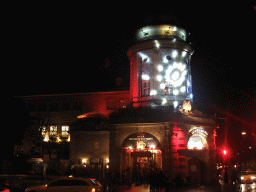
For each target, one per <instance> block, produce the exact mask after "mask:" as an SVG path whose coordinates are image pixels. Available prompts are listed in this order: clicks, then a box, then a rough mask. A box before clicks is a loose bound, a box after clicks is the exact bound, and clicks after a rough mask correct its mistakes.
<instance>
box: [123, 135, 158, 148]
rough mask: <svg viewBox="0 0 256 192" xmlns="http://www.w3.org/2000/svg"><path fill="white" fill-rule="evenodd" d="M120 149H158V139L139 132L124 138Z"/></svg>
mask: <svg viewBox="0 0 256 192" xmlns="http://www.w3.org/2000/svg"><path fill="white" fill-rule="evenodd" d="M122 147H125V148H130V149H131V148H138V149H144V148H149V149H152V148H156V147H160V143H159V141H158V139H157V138H156V137H155V136H153V135H151V134H149V133H145V132H140V133H134V134H131V135H129V136H128V137H126V138H125V140H124V141H123V144H122Z"/></svg>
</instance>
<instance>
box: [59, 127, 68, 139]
mask: <svg viewBox="0 0 256 192" xmlns="http://www.w3.org/2000/svg"><path fill="white" fill-rule="evenodd" d="M68 132H69V126H62V127H61V135H62V137H68Z"/></svg>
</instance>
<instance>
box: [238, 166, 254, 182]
mask: <svg viewBox="0 0 256 192" xmlns="http://www.w3.org/2000/svg"><path fill="white" fill-rule="evenodd" d="M240 181H241V183H249V184H251V183H256V172H255V171H253V170H251V169H247V170H245V171H242V172H241V174H240Z"/></svg>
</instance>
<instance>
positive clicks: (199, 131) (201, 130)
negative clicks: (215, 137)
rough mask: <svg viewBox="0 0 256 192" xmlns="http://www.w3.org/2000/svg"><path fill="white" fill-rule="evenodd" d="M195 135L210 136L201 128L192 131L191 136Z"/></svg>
mask: <svg viewBox="0 0 256 192" xmlns="http://www.w3.org/2000/svg"><path fill="white" fill-rule="evenodd" d="M195 133H202V134H204V135H206V136H207V135H208V133H207V131H205V130H204V129H199V128H197V129H193V130H192V131H191V134H192V135H194V134H195Z"/></svg>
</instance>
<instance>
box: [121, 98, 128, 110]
mask: <svg viewBox="0 0 256 192" xmlns="http://www.w3.org/2000/svg"><path fill="white" fill-rule="evenodd" d="M127 105H128V100H126V99H123V100H120V108H126V107H127Z"/></svg>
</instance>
